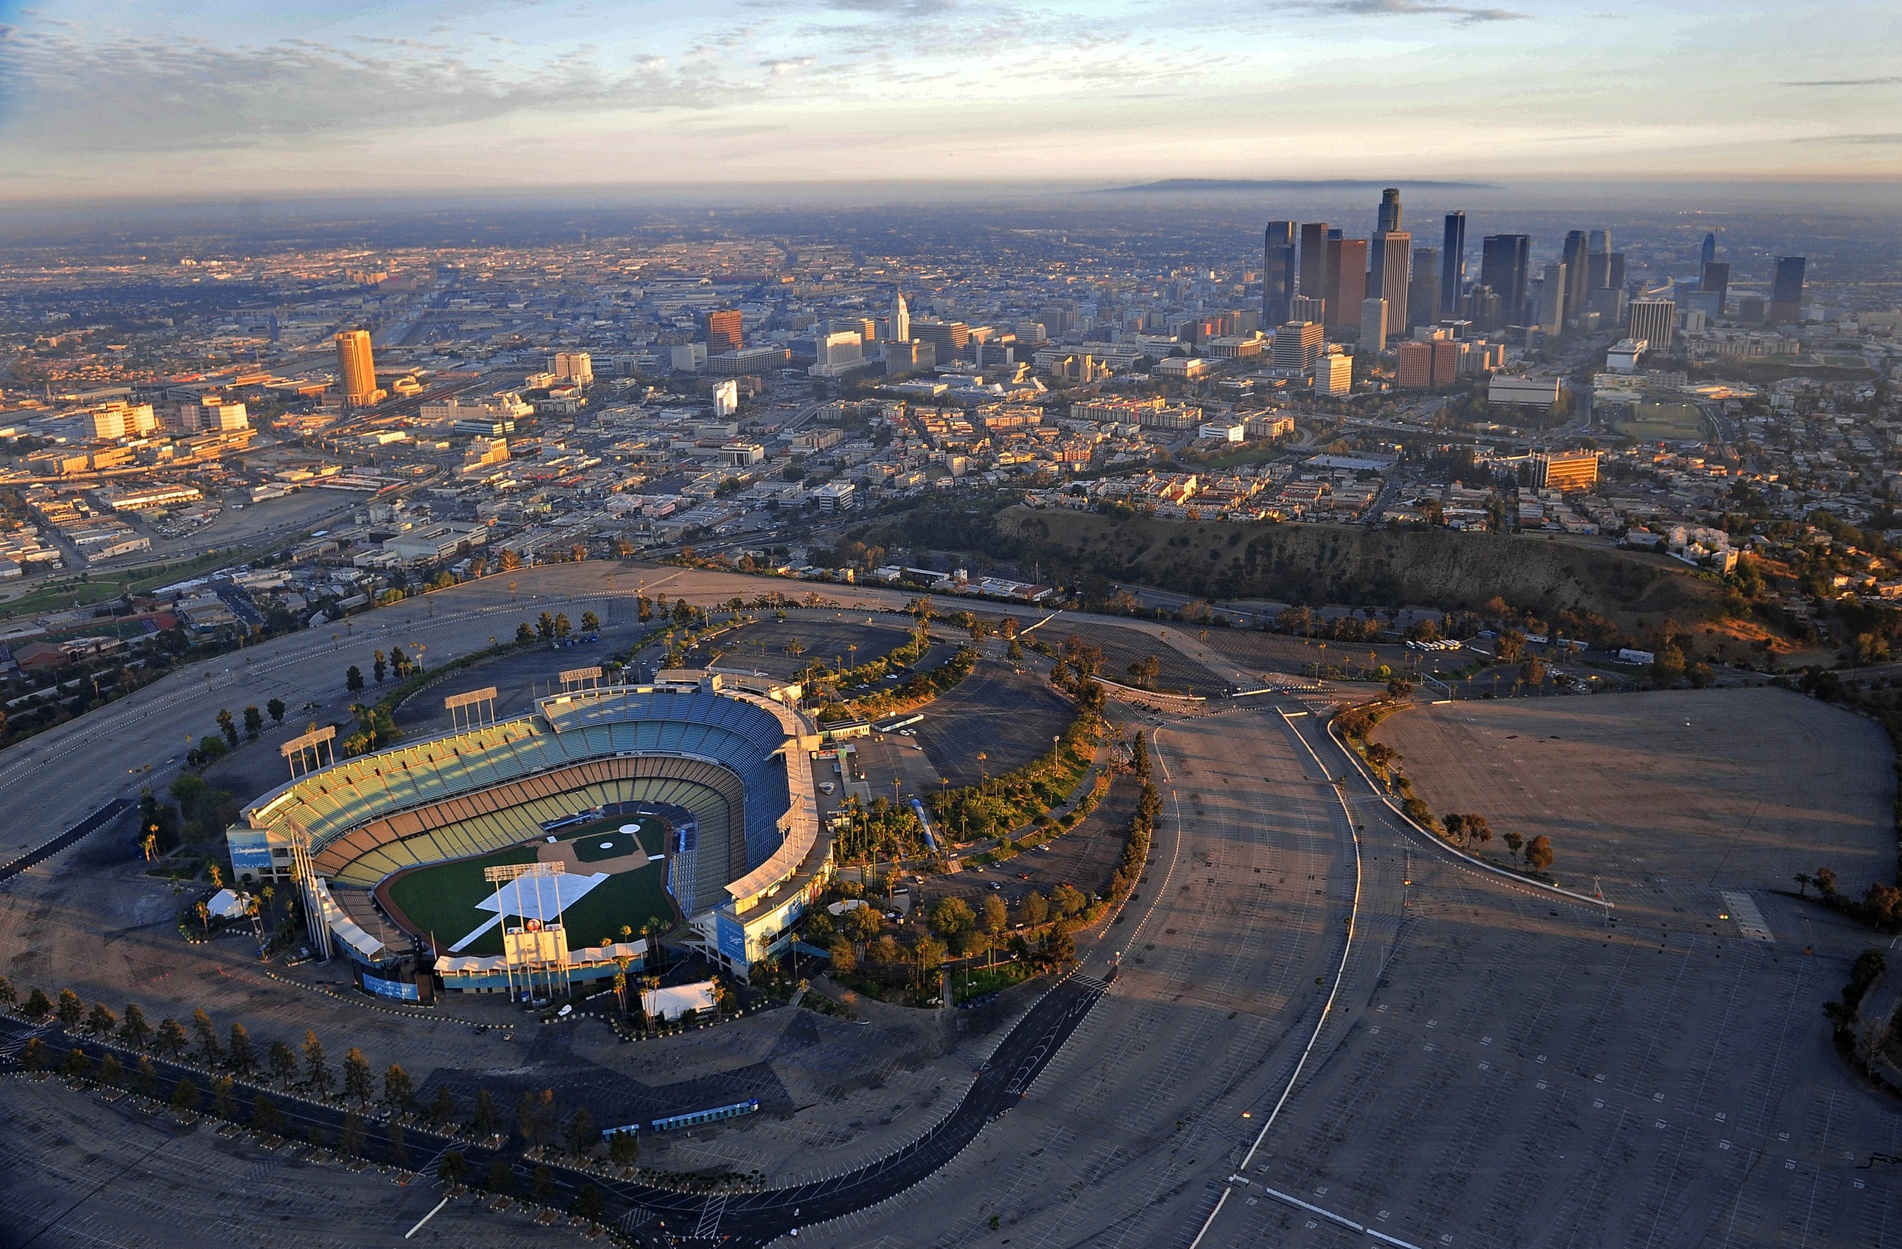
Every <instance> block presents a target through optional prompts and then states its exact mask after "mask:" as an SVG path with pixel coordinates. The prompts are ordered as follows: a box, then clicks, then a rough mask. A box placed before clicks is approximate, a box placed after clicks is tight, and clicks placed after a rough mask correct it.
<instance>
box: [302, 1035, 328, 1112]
mask: <svg viewBox="0 0 1902 1249" xmlns="http://www.w3.org/2000/svg"><path fill="white" fill-rule="evenodd" d="M330 1081H331V1076H330V1065H329V1064H328V1063H326V1062H325V1061H324V1047H323V1043H322V1042H321V1041H319V1040H318V1039H317V1034H316V1033H315V1032H310V1031H306V1032H305V1033H304V1083H306V1084H308V1085H309V1086H310V1090H311V1092H313V1093H315V1094H316V1095H317V1096H319V1097H327V1096H329V1094H330Z"/></svg>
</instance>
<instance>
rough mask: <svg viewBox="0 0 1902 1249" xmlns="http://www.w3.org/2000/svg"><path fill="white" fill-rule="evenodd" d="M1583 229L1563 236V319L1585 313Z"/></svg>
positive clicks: (1585, 265) (1572, 319)
mask: <svg viewBox="0 0 1902 1249" xmlns="http://www.w3.org/2000/svg"><path fill="white" fill-rule="evenodd" d="M1588 250H1589V249H1588V248H1587V247H1586V244H1585V231H1583V230H1573V231H1571V232H1570V233H1568V234H1567V235H1566V236H1565V253H1564V255H1562V256H1560V257H1559V259H1560V260H1562V261H1564V262H1565V320H1566V321H1567V323H1570V322H1573V321H1576V320H1578V319H1579V317H1581V316H1583V315H1584V314H1585V290H1586V287H1585V277H1586V269H1587V263H1586V252H1587V251H1588Z"/></svg>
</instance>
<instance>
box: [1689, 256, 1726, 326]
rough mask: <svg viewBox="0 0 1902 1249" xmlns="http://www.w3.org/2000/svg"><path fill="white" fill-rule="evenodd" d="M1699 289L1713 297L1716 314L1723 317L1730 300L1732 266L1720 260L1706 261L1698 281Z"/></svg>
mask: <svg viewBox="0 0 1902 1249" xmlns="http://www.w3.org/2000/svg"><path fill="white" fill-rule="evenodd" d="M1697 289H1698V290H1699V291H1701V292H1702V293H1704V294H1706V295H1709V296H1711V301H1710V302H1711V304H1712V305H1713V308H1714V311H1715V314H1716V315H1717V316H1720V317H1721V316H1723V315H1724V312H1725V310H1726V309H1727V307H1728V304H1729V299H1730V265H1729V264H1728V263H1727V262H1724V261H1720V260H1706V261H1705V262H1704V272H1703V273H1702V274H1700V275H1699V277H1698V279H1697Z"/></svg>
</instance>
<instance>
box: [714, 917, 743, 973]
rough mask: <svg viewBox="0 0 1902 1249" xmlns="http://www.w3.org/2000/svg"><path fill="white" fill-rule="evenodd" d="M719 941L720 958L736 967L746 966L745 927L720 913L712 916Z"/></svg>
mask: <svg viewBox="0 0 1902 1249" xmlns="http://www.w3.org/2000/svg"><path fill="white" fill-rule="evenodd" d="M714 926H715V928H716V929H717V931H718V935H719V939H720V957H722V958H724V959H726V960H727V961H728V962H729V963H732V964H733V965H735V966H738V967H745V966H746V925H744V924H742V923H740V921H739V920H737V919H734V918H733V917H732V916H731V915H728V914H727V913H726V912H724V911H721V912H718V913H716V914H715V915H714Z"/></svg>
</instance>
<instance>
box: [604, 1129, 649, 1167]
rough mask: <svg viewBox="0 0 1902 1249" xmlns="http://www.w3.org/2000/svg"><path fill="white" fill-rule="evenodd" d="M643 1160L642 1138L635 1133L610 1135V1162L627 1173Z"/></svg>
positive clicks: (612, 1133)
mask: <svg viewBox="0 0 1902 1249" xmlns="http://www.w3.org/2000/svg"><path fill="white" fill-rule="evenodd" d="M640 1160H641V1138H640V1137H639V1136H638V1135H636V1134H635V1133H633V1132H611V1133H609V1134H608V1161H609V1162H612V1163H613V1164H614V1165H615V1166H617V1167H619V1168H620V1169H621V1170H623V1171H626V1170H628V1169H629V1168H631V1167H632V1166H633V1165H634V1164H635V1163H637V1162H639V1161H640Z"/></svg>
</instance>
